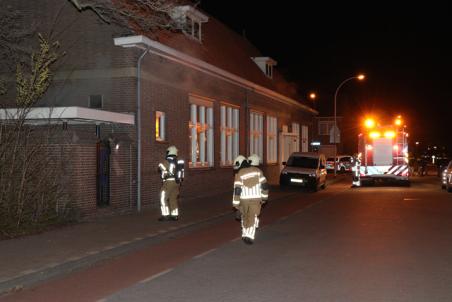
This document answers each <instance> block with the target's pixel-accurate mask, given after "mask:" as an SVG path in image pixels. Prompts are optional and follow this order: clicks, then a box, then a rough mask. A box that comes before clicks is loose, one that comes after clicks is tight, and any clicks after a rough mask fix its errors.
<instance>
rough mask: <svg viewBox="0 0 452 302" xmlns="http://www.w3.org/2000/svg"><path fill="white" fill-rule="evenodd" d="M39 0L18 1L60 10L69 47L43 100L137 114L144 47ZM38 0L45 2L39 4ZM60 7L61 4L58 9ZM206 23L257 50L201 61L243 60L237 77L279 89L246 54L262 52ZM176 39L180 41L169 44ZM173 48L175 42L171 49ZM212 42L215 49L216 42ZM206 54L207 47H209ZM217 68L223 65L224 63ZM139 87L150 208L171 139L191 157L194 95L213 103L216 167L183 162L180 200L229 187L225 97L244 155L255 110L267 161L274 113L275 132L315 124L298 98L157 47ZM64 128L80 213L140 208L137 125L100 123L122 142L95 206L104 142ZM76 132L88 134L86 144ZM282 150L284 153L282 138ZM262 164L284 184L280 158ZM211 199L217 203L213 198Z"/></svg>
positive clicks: (144, 191)
mask: <svg viewBox="0 0 452 302" xmlns="http://www.w3.org/2000/svg"><path fill="white" fill-rule="evenodd" d="M39 2H40V4H39V5H38V4H37V3H36V4H31V2H30V1H25V0H21V1H18V4H19V3H20V4H22V6H20V8H21V9H23V10H25V11H27V10H36V13H35V14H33V15H30V18H39V19H38V20H40V19H41V18H44V19H45V20H48V21H49V20H50V19H51V18H52V16H53V17H54V16H56V15H57V12H58V11H59V10H60V9H61V11H60V17H59V19H58V20H57V23H58V28H65V27H64V26H66V29H65V31H66V33H65V34H64V35H60V36H59V37H57V38H58V39H59V40H60V43H61V44H62V48H63V49H64V50H65V51H66V52H67V56H66V58H64V59H62V60H61V66H60V68H59V70H58V72H57V74H56V77H55V82H54V85H53V87H52V89H50V91H49V93H48V96H47V98H46V99H45V100H44V101H43V105H47V104H51V105H55V106H82V107H87V106H88V98H89V95H102V96H103V106H102V109H103V110H107V111H114V112H121V113H135V111H136V101H137V100H136V99H137V93H136V89H137V77H136V66H137V60H138V57H139V56H140V55H141V53H142V50H140V49H136V48H121V47H118V46H114V45H113V37H115V36H121V35H125V32H124V30H119V29H117V28H114V27H113V26H109V25H106V24H103V23H102V22H101V21H99V20H98V18H97V17H96V15H95V14H93V13H91V12H84V13H79V12H77V10H75V9H74V8H73V7H72V6H71V5H70V4H69V3H68V1H63V2H65V3H64V4H61V1H58V0H45V1H39ZM41 2H45V3H46V4H45V5H43V4H42V3H41ZM52 3H53V4H54V5H53V6H52V5H51V4H52ZM57 3H59V4H58V5H56V4H57ZM31 6H35V7H31ZM41 8H46V9H47V11H45V12H43V11H41ZM49 18H50V19H49ZM209 22H210V23H211V24H212V27H211V28H209ZM209 22H207V23H206V24H204V25H203V31H204V32H205V35H206V36H207V35H208V34H209V31H210V33H211V34H213V35H218V36H220V37H221V36H222V35H223V36H224V37H225V40H224V41H222V40H221V39H220V40H218V38H217V41H216V42H215V43H220V42H221V43H226V44H227V43H236V44H237V43H244V45H245V44H246V45H245V46H243V47H242V48H241V51H247V49H252V53H242V54H241V57H243V58H244V60H246V62H243V60H242V61H240V60H239V61H234V57H233V55H231V56H229V57H228V54H227V53H218V54H215V53H208V57H205V58H204V57H203V53H201V54H200V56H198V59H200V60H203V61H207V62H210V63H211V64H212V63H213V62H214V61H215V59H217V60H218V59H219V58H221V59H222V60H229V61H230V62H231V64H232V65H234V66H235V65H237V66H238V68H237V72H240V68H239V67H241V66H240V65H241V64H243V66H245V67H246V68H245V67H243V68H242V69H245V70H244V72H243V73H242V74H238V76H241V77H245V80H247V81H250V82H253V83H257V84H259V85H265V86H266V88H268V89H273V87H276V86H278V85H277V84H275V83H272V81H271V80H270V79H267V78H266V77H265V75H263V74H261V73H262V72H261V71H260V70H259V68H258V67H257V66H256V65H255V64H254V63H253V62H251V59H250V57H251V56H256V50H255V49H254V48H252V47H251V48H250V47H248V45H249V42H247V41H246V40H245V39H243V38H242V37H240V36H239V35H237V34H235V33H233V32H232V31H231V30H229V29H227V28H226V27H225V26H224V25H222V24H221V23H219V22H218V21H215V20H214V19H213V18H211V19H210V20H209ZM50 24H51V22H50V21H49V22H42V23H41V26H42V27H47V28H48V27H49V26H50ZM204 27H205V30H204ZM129 34H130V33H129ZM174 35H178V36H177V39H179V40H181V39H182V40H183V39H189V38H187V37H184V36H183V35H180V34H174ZM228 38H229V41H228V40H227V39H228ZM231 39H232V40H231ZM208 41H209V40H208V39H207V37H206V41H205V42H203V43H205V44H204V45H201V44H199V43H198V42H196V41H188V42H187V43H185V44H184V45H183V46H184V47H182V48H181V49H183V48H185V49H186V47H187V45H188V46H190V45H194V48H193V51H188V52H187V53H189V54H190V55H191V56H195V55H196V53H197V49H199V48H200V47H205V48H206V49H208V48H209V45H208ZM211 41H213V40H211ZM171 44H177V43H176V42H174V41H172V42H171ZM171 46H172V47H175V46H174V45H171ZM216 48H217V49H218V48H219V47H218V45H217V46H216ZM220 49H221V48H220ZM203 51H204V52H205V53H207V51H205V50H203ZM215 56H217V57H215ZM250 62H251V63H250ZM228 64H229V63H228V62H224V64H222V65H224V66H227V65H228ZM250 64H251V65H250ZM232 65H231V66H232ZM219 67H220V68H223V66H219ZM231 68H232V67H231ZM251 69H252V70H251ZM230 72H231V73H234V72H235V70H234V69H233V68H232V69H231V71H230ZM247 76H248V77H247ZM250 77H251V78H250ZM279 81H281V79H279ZM266 83H268V85H267V84H266ZM279 86H281V85H279ZM279 86H278V87H279ZM141 87H142V91H141V96H142V105H141V112H140V114H141V118H142V129H141V133H142V166H141V167H142V168H141V169H142V187H141V199H142V201H141V202H142V206H143V207H144V208H148V207H158V206H159V198H158V194H159V190H160V184H161V181H160V179H159V174H158V173H157V165H158V163H159V162H160V161H162V160H164V155H165V151H166V148H167V147H168V146H170V145H175V146H176V147H177V148H178V149H179V157H180V158H183V159H185V160H186V162H187V163H188V159H189V158H190V140H189V127H188V125H189V120H190V107H189V96H190V95H198V96H201V97H205V98H208V99H211V100H212V101H213V112H214V166H213V167H210V168H188V164H187V167H186V173H185V181H184V183H183V186H182V189H181V197H182V198H183V199H184V200H190V199H192V198H196V197H200V196H210V195H211V196H213V195H216V194H218V193H221V192H228V191H231V190H232V179H233V177H232V174H233V172H232V168H231V167H222V166H220V156H221V155H220V104H221V103H222V102H224V103H228V104H232V105H236V106H239V109H240V126H239V129H240V138H239V142H240V148H239V149H240V152H239V153H240V154H244V155H249V154H248V153H249V148H248V137H247V136H248V133H249V127H248V123H249V113H250V111H251V110H257V111H259V112H262V113H263V115H264V134H263V138H264V140H263V144H264V148H263V150H264V159H265V158H266V151H265V150H266V143H267V142H266V130H265V129H266V126H265V125H266V116H267V115H271V116H274V117H276V118H277V128H278V133H279V132H280V131H281V129H282V127H283V125H291V123H292V122H296V123H299V124H300V127H301V126H302V125H304V126H308V127H309V128H311V126H312V118H313V115H314V113H313V111H309V110H305V109H302V107H300V106H297V105H296V104H288V103H287V102H283V101H278V100H275V99H274V98H269V97H268V96H264V95H263V94H261V93H258V92H255V90H254V89H253V88H252V87H246V86H243V85H238V84H237V83H231V81H228V80H225V79H222V78H219V77H216V76H212V75H210V74H209V73H207V72H203V71H199V70H196V69H195V68H193V67H189V66H185V65H183V64H180V63H177V62H174V61H171V60H168V59H165V58H164V57H162V56H159V55H156V54H153V53H148V54H147V55H146V56H145V57H144V59H143V61H142V73H141ZM156 111H161V112H164V113H165V118H166V139H165V141H163V142H159V141H156V138H155V112H156ZM68 130H69V131H73V133H74V134H73V136H74V139H73V142H72V145H71V147H72V154H73V155H72V162H71V165H72V170H71V171H72V175H71V177H72V179H73V184H72V186H71V193H72V194H71V196H72V198H73V201H74V203H75V205H76V206H77V208H78V209H79V210H80V213H81V214H82V216H93V215H106V214H109V213H116V212H122V211H130V210H134V209H135V208H136V197H137V194H136V183H137V175H136V163H137V159H136V157H137V155H136V134H135V133H136V131H135V128H134V127H128V126H127V127H126V126H121V125H112V124H106V125H102V126H101V131H100V138H101V139H107V138H109V137H110V138H115V139H116V142H117V143H118V144H119V147H118V149H116V146H113V145H111V147H112V148H111V155H110V205H109V206H108V207H106V208H99V207H98V206H97V205H96V167H97V164H96V163H97V153H96V143H97V141H98V138H97V137H96V135H95V130H96V127H95V124H94V123H93V124H88V125H83V126H80V125H77V124H71V123H70V124H69V126H68ZM77 137H83V138H84V139H83V140H80V139H78V138H77ZM278 150H280V146H279V144H278ZM278 152H279V151H278ZM278 158H279V157H278ZM263 170H264V172H265V174H266V175H267V177H268V179H269V182H270V183H273V184H276V183H278V180H279V171H280V160H279V159H278V164H271V165H267V163H266V161H265V160H264V165H263ZM231 194H232V193H231ZM212 202H215V201H214V200H212ZM182 213H183V209H182Z"/></svg>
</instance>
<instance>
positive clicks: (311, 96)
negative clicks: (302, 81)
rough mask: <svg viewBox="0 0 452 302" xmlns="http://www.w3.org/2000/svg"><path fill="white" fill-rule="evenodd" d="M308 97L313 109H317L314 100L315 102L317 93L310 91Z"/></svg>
mask: <svg viewBox="0 0 452 302" xmlns="http://www.w3.org/2000/svg"><path fill="white" fill-rule="evenodd" d="M309 99H310V100H311V101H312V106H313V107H314V109H317V108H316V107H317V106H316V102H315V100H316V99H317V94H316V93H315V92H310V93H309Z"/></svg>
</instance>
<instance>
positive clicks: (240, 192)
mask: <svg viewBox="0 0 452 302" xmlns="http://www.w3.org/2000/svg"><path fill="white" fill-rule="evenodd" d="M267 199H268V184H267V179H266V178H265V176H264V173H263V172H262V171H261V170H260V169H259V168H257V167H248V168H243V169H240V171H239V172H238V173H237V174H236V175H235V179H234V197H233V200H232V205H233V206H235V207H236V206H238V205H239V204H240V201H245V200H258V201H261V202H265V201H267Z"/></svg>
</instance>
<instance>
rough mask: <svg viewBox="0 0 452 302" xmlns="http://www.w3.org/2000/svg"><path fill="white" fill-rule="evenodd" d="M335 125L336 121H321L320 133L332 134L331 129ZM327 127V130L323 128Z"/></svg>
mask: <svg viewBox="0 0 452 302" xmlns="http://www.w3.org/2000/svg"><path fill="white" fill-rule="evenodd" d="M333 126H334V122H331V121H319V135H330V130H331V128H332V127H333ZM322 127H323V128H325V127H326V132H325V131H322V130H325V129H322Z"/></svg>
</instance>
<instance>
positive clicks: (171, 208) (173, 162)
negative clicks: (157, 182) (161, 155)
mask: <svg viewBox="0 0 452 302" xmlns="http://www.w3.org/2000/svg"><path fill="white" fill-rule="evenodd" d="M184 164H185V163H184V161H183V160H181V159H177V148H176V147H175V146H170V147H168V149H167V150H166V162H165V163H160V164H159V172H160V177H161V178H162V181H163V184H162V188H161V189H160V209H161V212H162V216H161V217H160V218H159V221H168V220H173V221H176V220H178V219H179V206H178V202H177V199H178V197H179V191H180V185H181V183H182V181H183V180H184Z"/></svg>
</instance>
